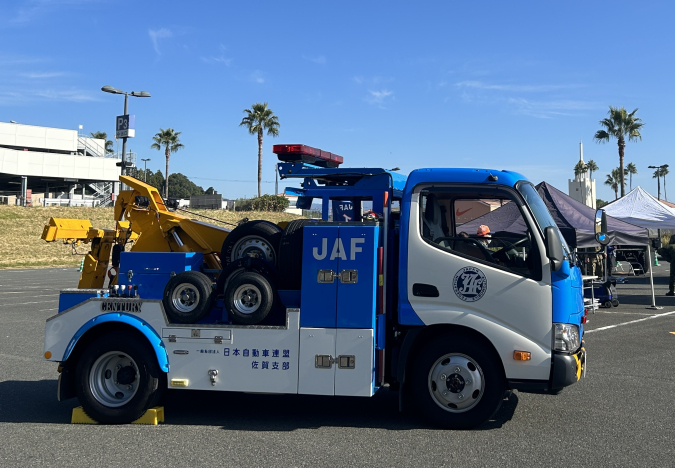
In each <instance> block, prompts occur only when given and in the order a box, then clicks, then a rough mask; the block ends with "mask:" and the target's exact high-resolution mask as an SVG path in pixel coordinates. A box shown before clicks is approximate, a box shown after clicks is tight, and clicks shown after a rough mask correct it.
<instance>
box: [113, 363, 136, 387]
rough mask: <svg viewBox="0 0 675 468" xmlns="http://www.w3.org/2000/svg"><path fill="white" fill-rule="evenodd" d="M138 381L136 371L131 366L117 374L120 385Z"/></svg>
mask: <svg viewBox="0 0 675 468" xmlns="http://www.w3.org/2000/svg"><path fill="white" fill-rule="evenodd" d="M134 380H136V369H134V368H133V367H131V366H124V367H122V368H121V369H120V370H119V371H118V372H117V382H118V383H119V384H120V385H129V384H130V383H131V382H133V381H134Z"/></svg>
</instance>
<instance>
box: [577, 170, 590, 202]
mask: <svg viewBox="0 0 675 468" xmlns="http://www.w3.org/2000/svg"><path fill="white" fill-rule="evenodd" d="M587 169H588V168H587V167H586V164H584V162H583V161H579V162H578V163H577V164H576V166H574V177H577V178H578V179H579V190H580V192H581V193H580V194H579V197H580V198H581V202H582V203H583V198H584V191H583V189H582V188H581V177H579V176H581V174H585V173H586V170H587Z"/></svg>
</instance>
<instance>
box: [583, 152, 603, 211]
mask: <svg viewBox="0 0 675 468" xmlns="http://www.w3.org/2000/svg"><path fill="white" fill-rule="evenodd" d="M586 168H587V169H588V172H589V176H588V177H589V179H590V181H591V200H592V199H593V197H594V195H593V173H594V172H595V171H598V170H600V168H599V167H598V165H597V164H596V163H595V161H593V160H592V159H589V160H588V162H587V163H586ZM595 206H598V205H597V202H596V205H595Z"/></svg>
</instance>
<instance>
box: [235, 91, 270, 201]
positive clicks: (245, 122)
mask: <svg viewBox="0 0 675 468" xmlns="http://www.w3.org/2000/svg"><path fill="white" fill-rule="evenodd" d="M244 112H245V113H246V117H244V118H243V119H241V123H240V124H239V126H240V127H246V129H247V130H248V133H250V134H251V135H255V134H258V196H260V195H261V192H260V181H261V180H262V148H263V132H264V131H265V129H267V134H268V135H270V136H272V137H276V136H279V119H278V118H277V116H276V115H274V112H272V109H269V108H268V107H267V103H266V102H265V103H263V104H261V103H259V102H256V103H255V104H253V105H252V106H251V108H250V109H244Z"/></svg>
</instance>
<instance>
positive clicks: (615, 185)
mask: <svg viewBox="0 0 675 468" xmlns="http://www.w3.org/2000/svg"><path fill="white" fill-rule="evenodd" d="M617 175H618V174H617ZM605 185H609V188H611V189H612V190H614V200H617V199H618V198H619V182H618V181H617V180H616V179H615V178H614V171H612V173H611V174H607V179H605Z"/></svg>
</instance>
